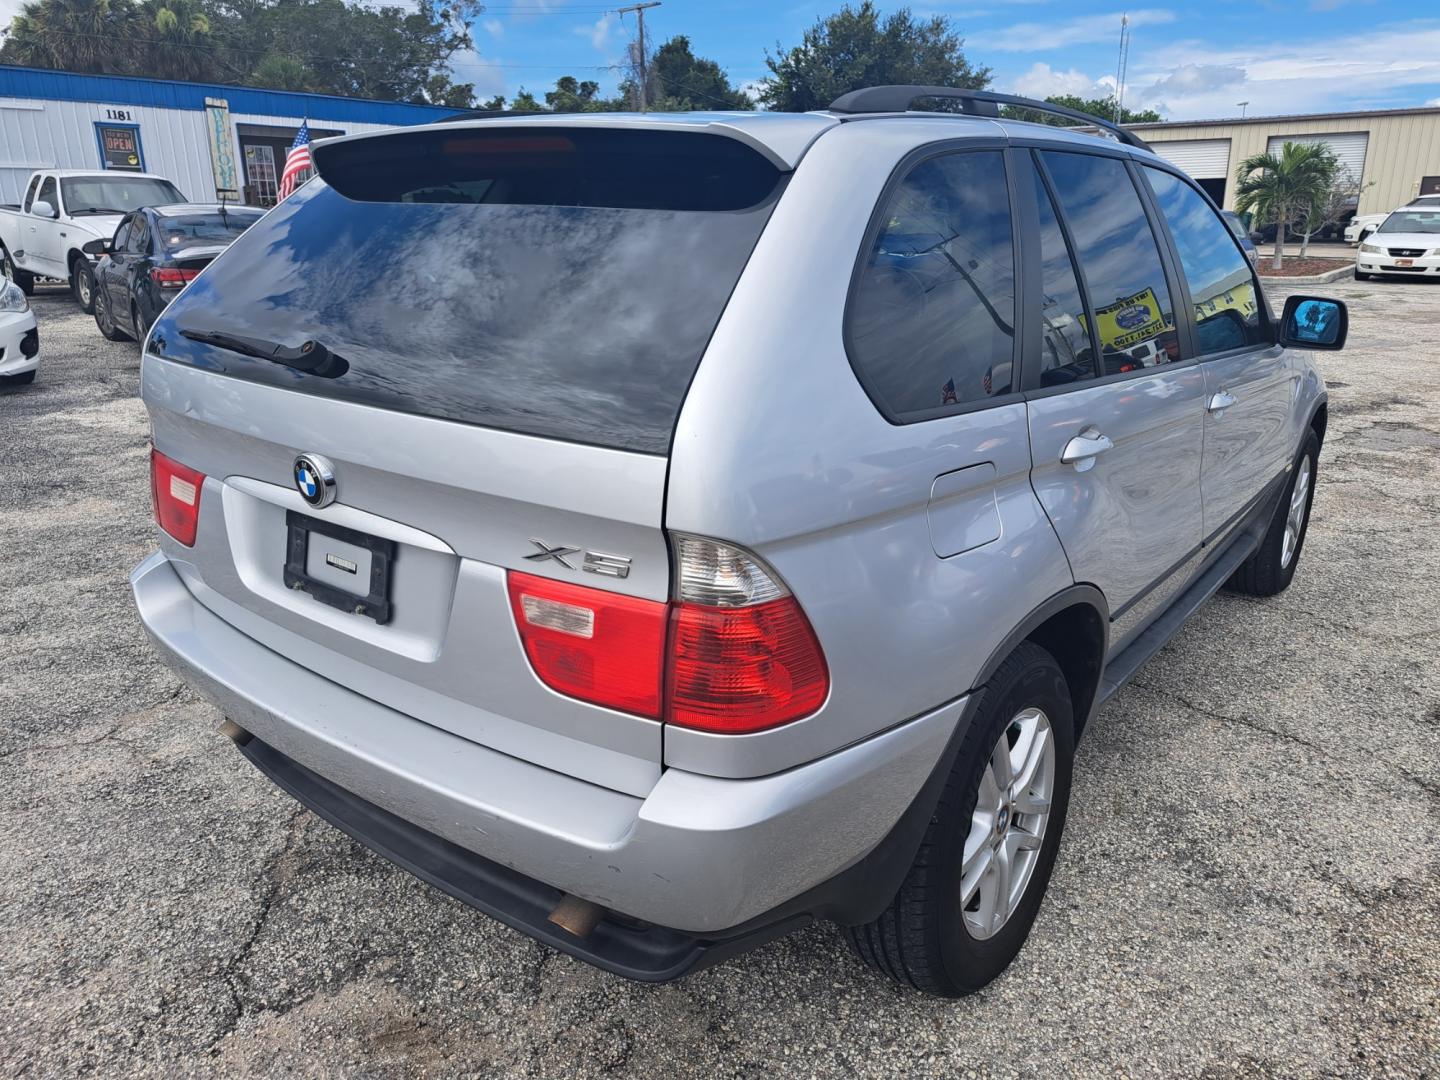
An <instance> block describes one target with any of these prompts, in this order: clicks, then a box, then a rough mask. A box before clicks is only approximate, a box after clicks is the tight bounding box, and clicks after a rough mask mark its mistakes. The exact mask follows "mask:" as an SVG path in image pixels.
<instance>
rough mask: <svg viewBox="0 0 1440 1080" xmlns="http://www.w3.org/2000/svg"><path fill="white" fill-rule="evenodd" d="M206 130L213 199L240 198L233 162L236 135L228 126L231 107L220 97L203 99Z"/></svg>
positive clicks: (235, 164)
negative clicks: (213, 191) (212, 177)
mask: <svg viewBox="0 0 1440 1080" xmlns="http://www.w3.org/2000/svg"><path fill="white" fill-rule="evenodd" d="M205 131H206V134H207V135H208V137H209V140H210V171H211V172H212V173H214V175H215V197H216V198H217V199H238V198H239V197H240V170H239V163H238V162H237V161H236V160H235V136H234V134H233V132H232V130H231V127H230V104H229V102H227V101H225V100H223V99H222V98H206V99H205Z"/></svg>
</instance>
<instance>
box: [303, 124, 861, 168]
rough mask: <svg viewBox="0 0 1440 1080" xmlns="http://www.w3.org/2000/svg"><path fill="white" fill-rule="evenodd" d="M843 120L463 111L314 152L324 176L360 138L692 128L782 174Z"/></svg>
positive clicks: (317, 145)
mask: <svg viewBox="0 0 1440 1080" xmlns="http://www.w3.org/2000/svg"><path fill="white" fill-rule="evenodd" d="M839 123H840V121H839V119H838V118H836V117H833V116H823V115H821V114H818V113H754V114H740V113H730V114H722V113H714V114H707V113H505V114H500V115H490V116H485V115H482V116H477V117H471V116H466V115H463V114H462V115H459V116H450V117H446V118H445V119H444V120H441V121H439V122H437V123H434V124H425V125H423V126H420V127H408V128H390V129H388V130H385V131H377V132H366V133H363V134H358V135H339V136H336V137H335V138H333V139H317V140H316V141H315V142H314V143H312V144H311V148H310V156H311V160H312V161H313V162H314V165H315V171H316V172H318V173H319V174H320V175H321V176H322V177H323V176H324V175H325V168H326V163H327V160H333V158H332V155H333V154H334V148H336V147H341V146H346V145H349V144H352V143H355V142H359V141H366V142H369V141H371V140H383V139H403V137H404V136H406V135H413V134H414V133H415V132H417V131H427V130H436V131H449V132H453V131H455V130H457V129H461V130H463V129H465V128H471V127H477V128H478V127H483V128H487V129H493V128H496V127H502V126H503V127H505V128H533V129H535V130H537V131H552V130H554V129H556V128H625V129H629V130H631V131H682V132H686V131H688V132H697V133H704V134H708V135H718V136H720V137H722V138H727V139H734V140H735V141H737V142H740V143H744V144H745V145H746V146H748V147H750V148H751V149H752V150H755V151H756V152H757V153H759V154H760V155H762V156H763V157H765V158H766V159H767V160H768V161H769V162H770V163H771V164H772V165H774V166H775V167H776V168H777V169H779V170H780V171H781V172H790V171H792V170H793V169H794V168H795V167H796V166H797V165H799V164H800V159H801V158H802V157H804V156H805V152H806V151H807V150H808V149H809V148H810V145H811V143H813V142H814V141H815V140H816V139H818V138H819V137H820V135H821V134H823V133H824V132H825V131H828V130H829V129H830V128H832V127H835V126H837V125H838V124H839Z"/></svg>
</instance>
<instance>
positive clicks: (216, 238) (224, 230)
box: [156, 210, 260, 248]
mask: <svg viewBox="0 0 1440 1080" xmlns="http://www.w3.org/2000/svg"><path fill="white" fill-rule="evenodd" d="M259 220H260V212H259V211H258V210H216V211H213V212H207V213H203V214H160V215H157V217H156V221H157V222H158V224H159V226H160V236H161V237H162V238H163V239H164V242H165V246H166V247H167V248H185V247H194V246H196V245H201V244H228V243H230V241H232V240H234V239H235V237H237V236H239V235H240V234H241V233H242V232H244V231H245V230H246V229H248V228H249V227H250V226H251V225H254V224H255V222H257V221H259Z"/></svg>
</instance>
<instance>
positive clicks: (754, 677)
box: [665, 596, 830, 734]
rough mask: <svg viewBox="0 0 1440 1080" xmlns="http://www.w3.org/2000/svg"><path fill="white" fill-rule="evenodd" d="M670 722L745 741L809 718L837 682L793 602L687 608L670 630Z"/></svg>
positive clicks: (680, 609)
mask: <svg viewBox="0 0 1440 1080" xmlns="http://www.w3.org/2000/svg"><path fill="white" fill-rule="evenodd" d="M667 691H668V693H667V701H666V715H665V719H666V720H668V721H669V722H670V723H672V724H679V725H681V726H682V727H691V728H700V729H701V730H703V731H716V732H723V733H728V734H738V733H741V732H747V731H761V730H763V729H765V728H771V727H776V726H778V725H780V724H785V723H788V722H789V721H791V720H798V719H800V717H802V716H808V715H810V714H811V713H812V712H814V711H815V710H816V709H818V708H819V707H820V706H821V704H822V703H823V702H824V701H825V695H826V694H828V693H829V691H830V676H829V673H828V672H827V671H826V668H825V657H824V654H823V653H821V651H820V643H819V642H818V641H816V640H815V632H814V631H813V630H812V629H811V628H810V621H809V620H808V619H806V618H805V613H804V612H803V611H801V610H800V605H799V604H798V603H797V602H796V601H795V598H794V597H793V596H782V597H781V598H780V599H778V600H771V601H769V602H767V603H763V604H756V605H754V606H752V607H709V606H707V605H704V604H687V603H680V604H676V605H675V614H674V616H673V618H672V620H671V626H670V668H669V679H668V687H667Z"/></svg>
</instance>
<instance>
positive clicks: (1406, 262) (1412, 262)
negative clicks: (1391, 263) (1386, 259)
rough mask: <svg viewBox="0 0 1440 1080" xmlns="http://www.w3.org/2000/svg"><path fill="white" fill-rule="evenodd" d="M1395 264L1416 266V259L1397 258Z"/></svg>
mask: <svg viewBox="0 0 1440 1080" xmlns="http://www.w3.org/2000/svg"><path fill="white" fill-rule="evenodd" d="M1395 265H1396V266H1414V265H1415V260H1414V259H1396V260H1395Z"/></svg>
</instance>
